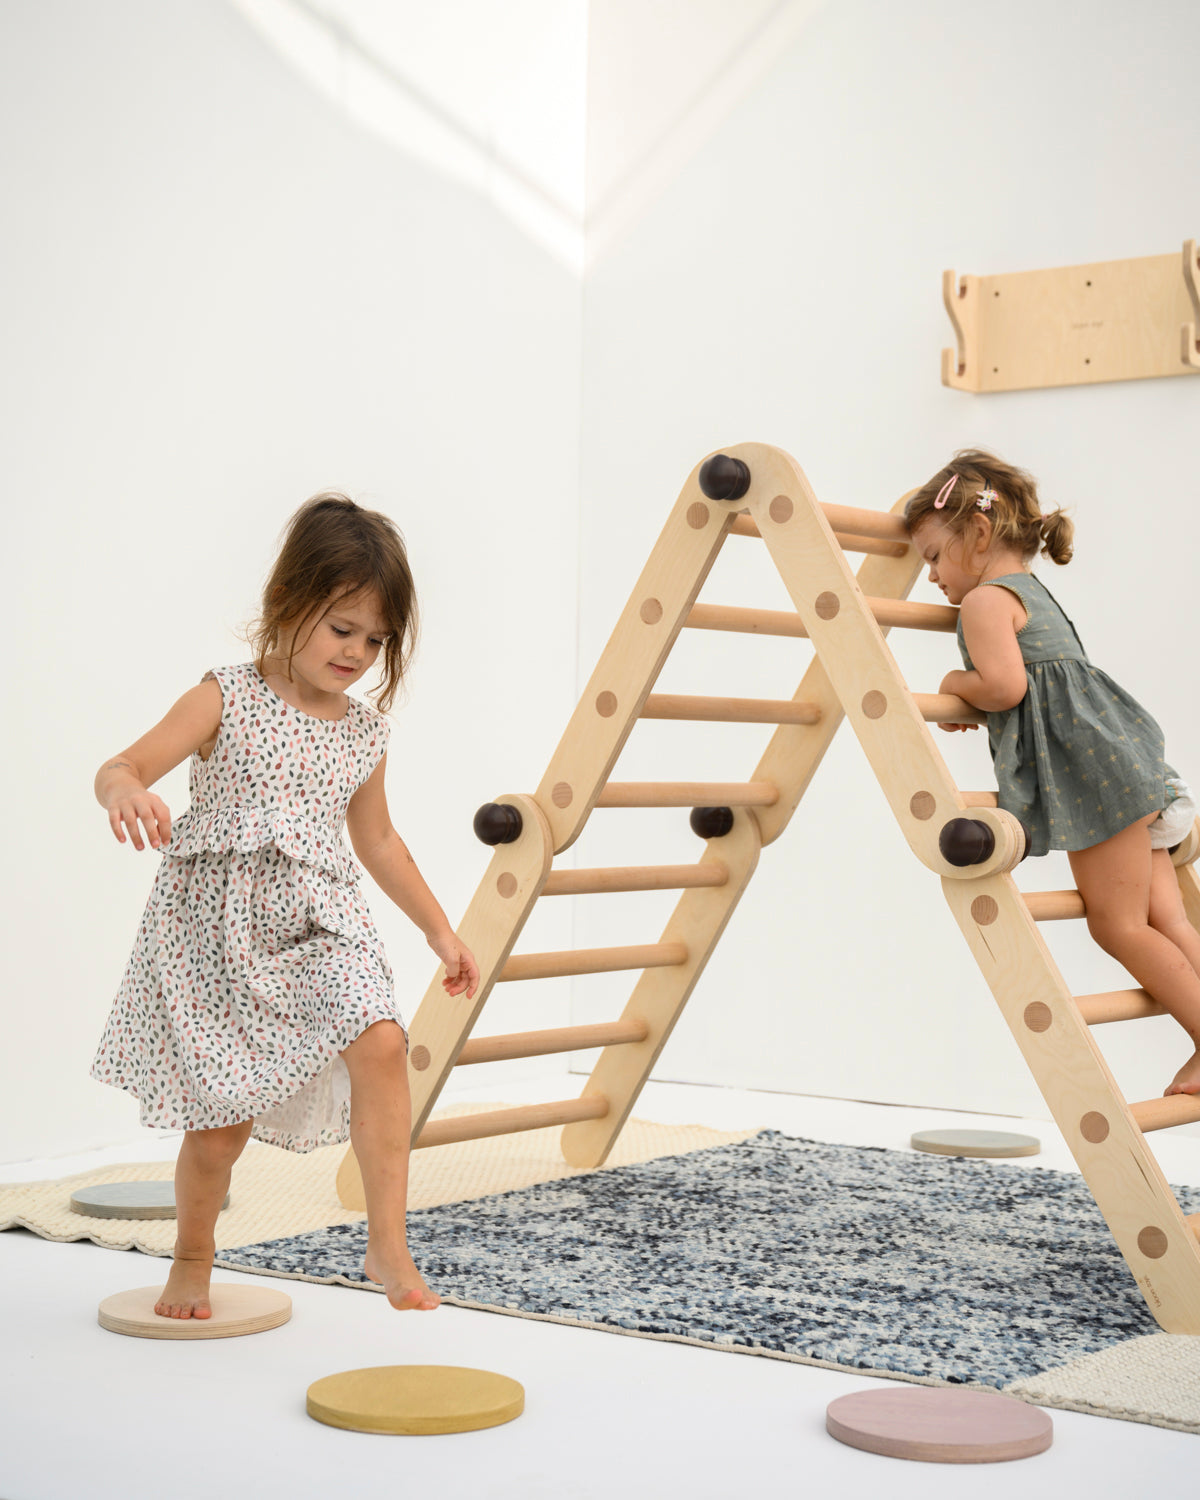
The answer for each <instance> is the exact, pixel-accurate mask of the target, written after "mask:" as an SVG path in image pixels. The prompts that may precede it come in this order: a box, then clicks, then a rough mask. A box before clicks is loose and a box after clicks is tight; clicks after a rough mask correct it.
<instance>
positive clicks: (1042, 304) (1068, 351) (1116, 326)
mask: <svg viewBox="0 0 1200 1500" xmlns="http://www.w3.org/2000/svg"><path fill="white" fill-rule="evenodd" d="M942 296H943V298H944V300H945V303H946V311H947V312H948V313H949V314H950V321H951V322H952V323H953V324H954V332H955V337H956V339H957V344H958V347H957V349H943V350H942V384H943V385H948V386H952V387H953V388H954V389H955V390H959V391H980V392H986V391H1020V390H1030V389H1033V388H1035V387H1039V386H1054V385H1094V384H1096V383H1098V382H1100V381H1104V380H1145V379H1149V378H1151V377H1153V376H1159V375H1189V374H1192V373H1194V372H1196V371H1200V262H1198V261H1197V256H1196V241H1195V240H1185V241H1184V245H1183V255H1182V257H1180V256H1179V255H1178V254H1176V255H1148V256H1144V257H1142V258H1141V259H1139V260H1109V261H1101V262H1099V263H1097V264H1096V265H1090V266H1058V267H1055V268H1054V269H1052V270H1049V271H1017V272H1012V273H1010V274H1008V275H1005V276H962V277H959V276H957V275H956V273H955V272H954V271H946V272H945V273H944V274H943V276H942Z"/></svg>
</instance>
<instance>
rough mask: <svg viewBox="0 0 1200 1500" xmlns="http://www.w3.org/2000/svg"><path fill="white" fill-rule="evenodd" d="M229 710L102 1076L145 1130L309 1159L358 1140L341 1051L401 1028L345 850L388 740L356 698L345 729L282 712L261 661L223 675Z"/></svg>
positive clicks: (195, 791) (105, 1044) (138, 953)
mask: <svg viewBox="0 0 1200 1500" xmlns="http://www.w3.org/2000/svg"><path fill="white" fill-rule="evenodd" d="M210 679H215V680H216V682H217V683H218V684H219V686H220V689H221V696H222V699H223V700H224V706H223V709H222V714H221V725H220V729H219V730H218V733H217V740H216V744H215V745H214V747H213V749H212V750H211V752H210V753H209V756H208V759H207V760H201V759H200V756H199V753H196V754H194V755H193V756H192V761H191V767H190V774H189V786H190V791H191V806H190V807H189V808H188V810H187V812H185V813H184V814H183V815H182V816H181V817H180V818H178V819H177V820H175V822H174V823H173V826H172V829H171V840H170V843H169V844H168V845H167V846H166V848H165V849H164V850H163V851H162V862H161V864H160V865H159V868H158V874H157V876H156V878H155V881H154V887H153V889H152V890H151V892H150V897H149V900H148V901H147V903H146V909H145V912H144V913H143V916H142V921H141V925H140V927H139V928H138V934H137V940H136V943H135V945H134V949H133V953H132V955H131V956H130V959H129V962H128V964H127V966H126V969H125V975H124V978H123V979H122V981H121V986H120V989H119V991H118V993H117V997H116V1000H115V1001H114V1003H113V1007H112V1011H111V1013H110V1015H109V1018H108V1022H107V1025H106V1026H105V1028H104V1034H103V1037H102V1038H101V1041H100V1046H99V1048H98V1050H97V1053H96V1058H95V1061H94V1062H93V1064H92V1070H91V1072H92V1077H93V1078H96V1079H99V1081H100V1082H102V1083H110V1084H112V1085H114V1087H116V1088H121V1089H125V1090H126V1091H127V1092H128V1093H131V1094H133V1095H134V1096H135V1097H136V1098H137V1099H138V1101H139V1103H140V1106H141V1120H142V1124H143V1125H150V1126H156V1127H158V1128H161V1129H169V1130H206V1129H211V1128H214V1127H216V1126H222V1125H234V1124H237V1123H239V1122H240V1121H244V1120H247V1119H253V1121H254V1126H253V1132H252V1133H253V1135H254V1137H255V1138H256V1139H257V1140H260V1141H266V1142H268V1143H269V1144H270V1145H274V1146H282V1147H284V1148H285V1149H287V1150H289V1151H312V1150H314V1149H315V1148H316V1147H318V1146H326V1145H332V1144H334V1143H336V1142H338V1141H344V1140H347V1139H348V1138H349V1134H350V1084H349V1075H348V1074H347V1071H346V1065H345V1063H344V1062H343V1061H342V1059H341V1058H340V1057H339V1055H338V1054H339V1052H340V1051H342V1050H343V1049H344V1048H345V1047H347V1046H349V1044H350V1043H351V1042H352V1041H354V1039H355V1038H356V1037H358V1036H360V1035H361V1034H362V1033H363V1031H365V1030H366V1028H367V1027H368V1026H370V1025H371V1024H372V1023H373V1022H375V1021H382V1020H392V1021H398V1022H400V1024H401V1025H403V1024H404V1023H403V1021H402V1020H401V1017H400V1015H399V1013H398V1012H397V1010H396V1004H395V999H394V996H393V981H392V971H391V967H390V965H389V963H388V960H387V955H386V953H385V952H384V949H383V944H382V942H381V941H380V938H379V934H378V932H377V931H376V928H375V923H374V921H373V920H372V917H371V913H370V911H369V910H368V908H367V903H366V900H365V898H364V896H363V893H362V891H361V889H360V888H359V884H358V880H359V874H360V871H359V867H358V865H357V864H356V863H355V861H354V859H353V857H352V856H351V854H350V851H349V849H348V848H347V847H346V844H345V843H344V842H343V839H342V828H343V826H344V823H345V817H346V808H347V806H348V804H349V802H350V798H351V797H352V796H353V795H354V793H355V792H356V791H357V790H358V788H359V787H360V786H361V785H362V784H363V782H365V781H366V779H367V777H368V776H370V774H371V772H372V771H373V770H374V769H375V767H376V766H377V765H378V763H379V761H380V759H381V758H382V756H383V753H384V751H385V749H386V748H387V741H388V734H389V730H390V725H389V723H388V720H387V719H386V718H385V717H384V716H383V715H382V714H380V713H379V712H378V711H377V710H376V709H374V708H372V707H370V706H368V705H367V704H365V703H363V702H361V701H360V700H359V699H357V698H350V697H347V699H346V702H347V711H346V713H345V715H344V716H343V717H342V718H340V719H322V718H317V717H315V716H314V715H312V714H306V713H303V712H302V711H301V710H300V709H298V708H293V707H292V705H291V704H290V703H286V702H284V700H283V699H282V698H280V697H279V695H278V694H277V693H275V692H274V691H273V690H272V689H271V688H270V687H269V686H268V685H267V683H266V681H265V680H264V678H263V677H262V676H261V675H260V674H259V672H258V670H257V668H256V667H255V666H254V664H253V663H250V662H247V663H245V664H243V665H241V666H234V667H219V668H217V669H216V670H215V671H211V672H207V673H205V676H204V678H203V679H201V680H202V681H205V682H207V681H208V680H210Z"/></svg>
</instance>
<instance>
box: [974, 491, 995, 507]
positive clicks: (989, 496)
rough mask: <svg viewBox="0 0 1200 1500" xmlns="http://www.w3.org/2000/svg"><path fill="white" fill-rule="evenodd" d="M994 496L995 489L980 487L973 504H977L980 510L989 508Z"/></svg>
mask: <svg viewBox="0 0 1200 1500" xmlns="http://www.w3.org/2000/svg"><path fill="white" fill-rule="evenodd" d="M995 498H996V491H995V490H989V489H982V490H980V491H979V493H978V495H976V496H975V504H976V505H978V507H979V509H980V510H991V508H992V501H993V500H994V499H995Z"/></svg>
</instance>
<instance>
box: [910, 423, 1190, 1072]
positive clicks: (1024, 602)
mask: <svg viewBox="0 0 1200 1500" xmlns="http://www.w3.org/2000/svg"><path fill="white" fill-rule="evenodd" d="M905 523H906V525H907V526H908V531H909V535H910V536H911V537H912V539H913V544H914V545H915V546H916V547H917V549H918V551H919V552H920V554H921V556H922V557H923V558H924V559H925V561H926V562H927V563H928V565H929V577H930V580H931V581H932V582H934V583H936V584H937V585H938V587H939V588H940V589H941V590H942V592H943V593H944V594H945V595H946V597H947V599H948V600H949V601H950V603H951V604H956V605H958V606H959V619H958V643H959V649H960V651H961V652H962V659H963V670H962V671H957V672H949V673H947V675H946V677H945V678H944V679H943V681H942V685H941V689H940V691H941V692H943V693H954V694H956V695H957V696H958V697H959V698H963V699H965V700H966V702H968V703H970V704H971V705H972V706H973V707H974V708H978V709H981V710H983V711H984V712H986V714H987V720H988V741H989V746H990V749H991V753H992V759H993V761H994V763H995V768H996V781H997V785H998V788H999V804H1000V806H1001V807H1002V808H1003V809H1004V810H1005V811H1006V812H1011V813H1013V814H1014V815H1015V816H1016V817H1018V818H1020V819H1021V821H1022V822H1023V823H1024V824H1025V825H1026V826H1027V827H1028V828H1029V829H1030V832H1031V836H1032V841H1031V849H1030V852H1031V853H1032V854H1045V853H1046V852H1047V851H1048V850H1050V849H1065V850H1066V851H1067V857H1068V859H1069V860H1070V862H1071V871H1072V874H1073V875H1074V877H1075V882H1076V884H1077V885H1078V887H1079V891H1080V894H1081V895H1082V896H1083V899H1084V904H1085V905H1086V907H1087V921H1088V927H1089V929H1090V931H1091V933H1092V936H1093V937H1094V938H1095V939H1096V941H1097V942H1098V943H1099V944H1100V946H1101V947H1102V948H1103V949H1104V950H1105V951H1106V952H1107V953H1111V954H1112V955H1113V957H1114V958H1116V959H1117V960H1118V961H1119V962H1120V963H1122V964H1123V965H1124V966H1125V967H1126V968H1127V969H1128V970H1129V972H1130V973H1131V974H1132V975H1133V977H1134V978H1135V979H1136V980H1137V982H1138V984H1140V985H1141V986H1142V987H1143V988H1144V989H1145V990H1147V991H1148V992H1149V993H1150V994H1151V995H1152V996H1153V997H1154V999H1155V1000H1157V1001H1158V1002H1159V1003H1160V1004H1161V1005H1162V1006H1163V1007H1164V1008H1165V1009H1166V1010H1168V1011H1169V1012H1170V1013H1171V1015H1173V1016H1174V1017H1175V1019H1176V1020H1177V1021H1178V1022H1179V1024H1180V1025H1181V1026H1182V1027H1183V1028H1184V1030H1185V1031H1186V1032H1187V1033H1188V1035H1189V1036H1190V1037H1191V1039H1192V1048H1193V1051H1192V1055H1191V1056H1190V1057H1189V1058H1188V1060H1187V1062H1186V1063H1184V1065H1183V1067H1182V1068H1180V1070H1179V1072H1178V1073H1177V1074H1176V1075H1175V1078H1174V1079H1173V1080H1172V1082H1171V1083H1170V1084H1169V1085H1168V1086H1167V1088H1166V1089H1165V1090H1164V1092H1165V1093H1167V1094H1197V1093H1200V933H1198V932H1197V931H1196V929H1195V928H1194V927H1192V925H1191V923H1190V922H1189V921H1188V920H1187V917H1186V916H1185V914H1184V910H1183V902H1182V899H1181V897H1180V894H1179V886H1178V883H1177V882H1176V880H1175V871H1174V869H1173V867H1172V864H1171V859H1170V854H1169V852H1168V851H1169V849H1170V848H1171V847H1172V846H1173V845H1175V844H1177V843H1179V842H1180V841H1181V840H1182V839H1183V838H1184V837H1185V836H1186V834H1187V832H1188V831H1189V829H1190V828H1191V826H1192V822H1193V820H1194V818H1195V816H1196V808H1195V805H1194V803H1193V801H1192V798H1191V796H1190V794H1189V792H1188V789H1187V787H1186V785H1185V784H1184V783H1183V782H1182V781H1181V780H1180V779H1179V778H1178V777H1177V776H1176V774H1175V772H1174V771H1173V770H1172V768H1171V767H1170V766H1169V765H1167V764H1166V762H1165V761H1164V759H1163V734H1162V730H1161V729H1160V728H1159V727H1158V725H1157V724H1156V723H1155V721H1154V720H1153V718H1151V716H1150V715H1149V714H1148V713H1147V712H1146V710H1145V709H1144V708H1143V707H1142V706H1141V704H1139V703H1138V702H1137V701H1136V700H1135V699H1134V698H1132V697H1131V696H1130V695H1129V694H1128V693H1127V692H1125V690H1124V689H1123V688H1121V687H1119V686H1118V685H1117V684H1116V683H1115V682H1113V680H1112V679H1111V678H1110V677H1108V676H1106V674H1105V673H1103V672H1101V671H1100V670H1099V668H1097V667H1094V666H1093V665H1092V663H1091V662H1090V661H1089V660H1088V657H1087V653H1086V652H1085V651H1084V649H1083V645H1082V643H1081V642H1080V640H1079V637H1078V635H1077V634H1076V633H1075V627H1074V626H1073V625H1072V624H1071V622H1070V620H1068V619H1067V617H1066V615H1065V614H1063V612H1062V610H1061V609H1060V608H1059V606H1058V604H1057V603H1056V602H1055V600H1054V598H1053V596H1052V595H1051V594H1050V592H1049V590H1048V589H1047V588H1046V587H1045V585H1044V584H1043V583H1042V582H1041V581H1040V579H1037V578H1035V577H1033V575H1032V574H1031V573H1030V572H1029V565H1030V563H1031V562H1032V561H1033V559H1034V557H1035V556H1036V555H1037V554H1038V552H1039V551H1040V552H1042V553H1044V554H1045V555H1046V556H1048V557H1049V558H1050V559H1051V560H1052V561H1053V562H1056V563H1067V562H1069V561H1070V560H1071V552H1072V545H1071V538H1072V533H1073V531H1074V527H1073V525H1072V523H1071V521H1070V520H1069V519H1068V518H1067V517H1066V516H1065V515H1064V514H1063V512H1062V511H1061V510H1055V511H1051V512H1050V513H1049V514H1048V515H1043V514H1042V510H1041V506H1040V504H1039V502H1038V497H1037V489H1036V486H1035V484H1034V481H1033V479H1032V478H1031V476H1030V475H1028V474H1026V473H1024V472H1023V471H1022V470H1020V469H1015V468H1013V467H1011V466H1010V465H1009V464H1006V463H1004V462H1003V461H1001V460H1000V459H998V458H996V457H994V456H993V455H992V454H990V453H985V452H982V451H980V450H978V449H965V450H964V451H962V452H960V453H957V454H956V455H955V456H954V458H953V459H952V460H951V462H950V463H949V464H947V465H946V467H945V468H944V469H940V470H939V471H938V473H937V474H935V475H934V477H933V478H932V479H931V480H930V481H929V482H928V483H927V484H925V485H923V486H922V487H921V488H920V489H919V490H918V491H917V492H916V493H915V494H914V495H913V496H912V498H911V499H910V500H909V502H908V505H907V507H906V509H905ZM941 727H942V728H943V729H945V730H950V731H954V730H961V729H971V728H974V727H975V726H974V725H970V724H943V725H942V726H941Z"/></svg>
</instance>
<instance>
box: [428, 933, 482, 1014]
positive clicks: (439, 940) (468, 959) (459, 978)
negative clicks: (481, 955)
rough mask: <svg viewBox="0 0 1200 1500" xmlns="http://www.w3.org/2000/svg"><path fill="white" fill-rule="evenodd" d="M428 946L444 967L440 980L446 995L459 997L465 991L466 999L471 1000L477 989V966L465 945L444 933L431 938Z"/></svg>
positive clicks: (449, 934) (450, 934) (453, 936)
mask: <svg viewBox="0 0 1200 1500" xmlns="http://www.w3.org/2000/svg"><path fill="white" fill-rule="evenodd" d="M429 946H430V947H431V948H432V949H433V951H434V952H435V953H436V954H437V956H438V957H439V958H440V959H441V961H442V962H443V963H444V964H445V965H446V977H445V979H443V980H442V988H443V989H444V990H445V991H446V993H447V994H448V995H461V994H462V992H463V991H464V990H465V991H466V992H467V999H468V1000H471V999H473V998H474V996H475V991H476V990H477V989H478V987H479V965H478V964H477V963H476V962H475V956H474V954H473V953H472V952H471V950H470V948H468V947H467V945H466V943H463V942H460V941H459V939H458V938H457V937H456V936H455V935H454V933H452V932H445V933H439V934H438V936H437V937H431V938H430V939H429Z"/></svg>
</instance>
